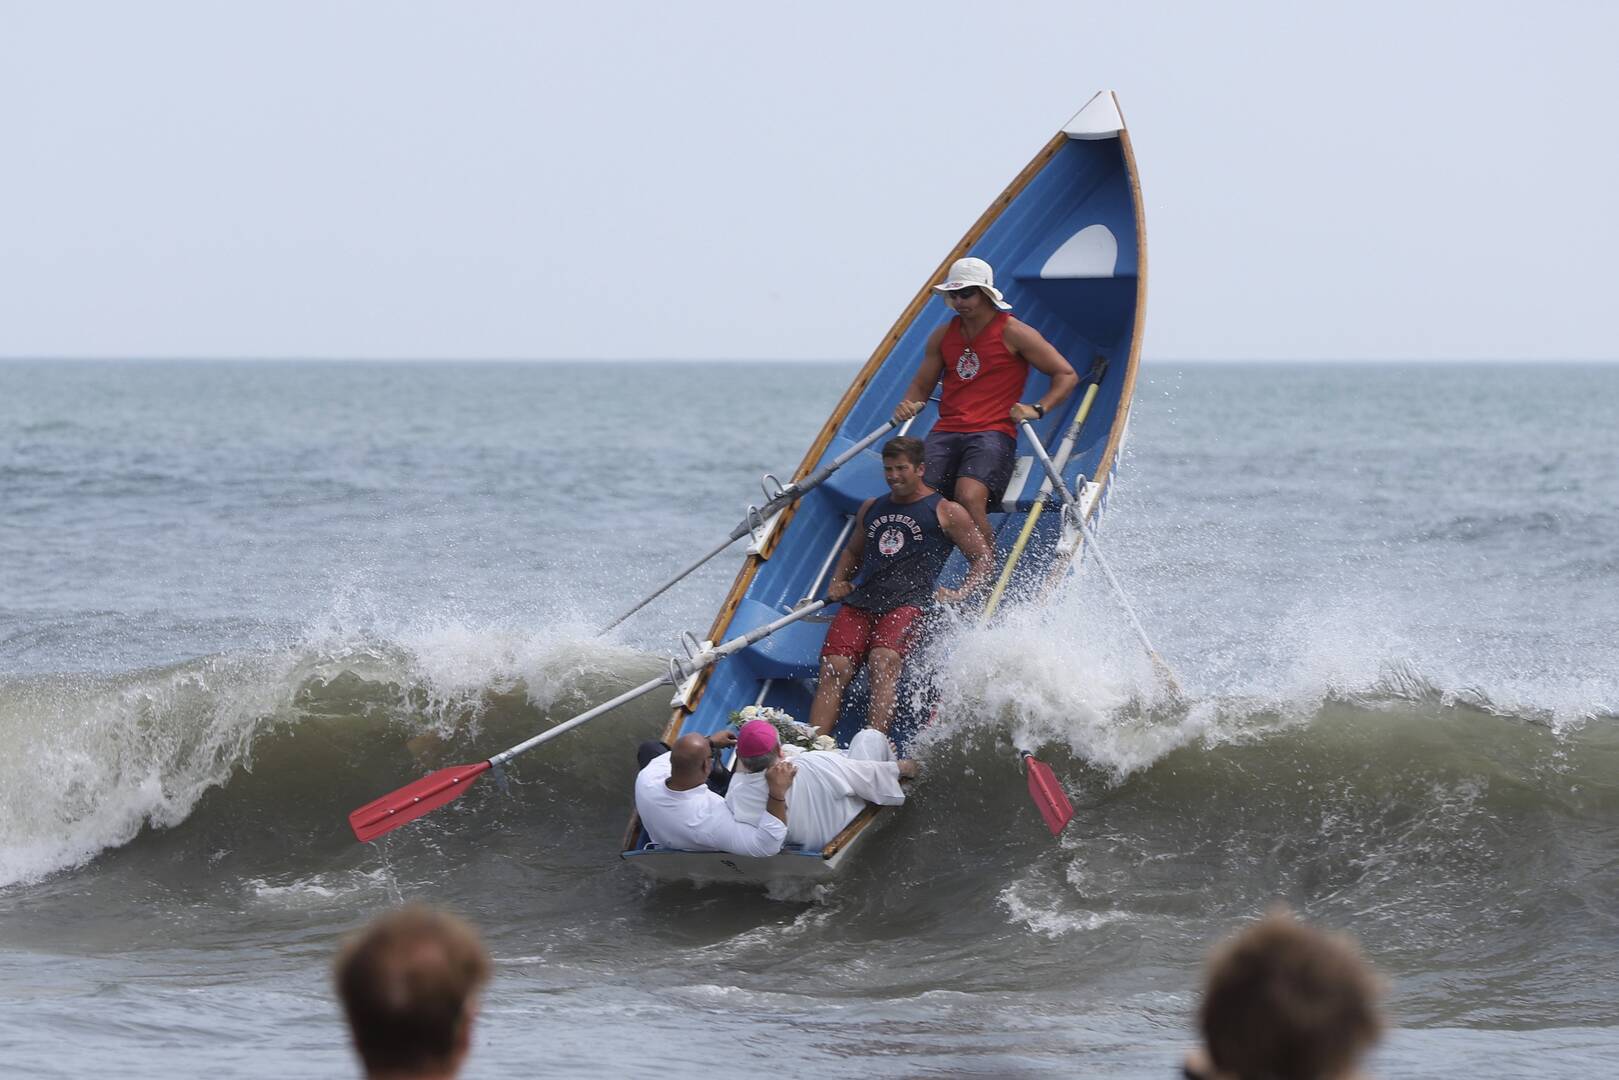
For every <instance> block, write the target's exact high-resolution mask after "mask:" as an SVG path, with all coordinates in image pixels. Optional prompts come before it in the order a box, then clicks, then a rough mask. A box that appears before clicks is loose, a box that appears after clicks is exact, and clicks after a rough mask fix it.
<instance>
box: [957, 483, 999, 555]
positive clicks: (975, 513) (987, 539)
mask: <svg viewBox="0 0 1619 1080" xmlns="http://www.w3.org/2000/svg"><path fill="white" fill-rule="evenodd" d="M955 501H956V502H958V503H960V504H961V508H962V509H963V510H965V511H967V516H968V517H970V518H972V519H973V524H974V525H977V526H978V531H979V532H980V533H982V534H983V536H984V543H986V544H988V545H989V550H990V551H994V550H995V534H994V532H992V531H991V530H990V527H989V488H987V487H985V486H984V484H983V481H981V480H974V479H973V478H972V477H970V476H962V477H958V478H957V480H956V497H955Z"/></svg>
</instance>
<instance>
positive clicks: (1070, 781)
mask: <svg viewBox="0 0 1619 1080" xmlns="http://www.w3.org/2000/svg"><path fill="white" fill-rule="evenodd" d="M1070 614H1072V613H1071V612H1070ZM1054 617H1057V618H1061V615H1060V612H1059V615H1058V616H1053V614H1052V613H1051V610H1050V609H1048V610H1047V611H1045V612H1019V613H1015V614H1014V615H1013V616H1012V617H1011V618H1010V619H1008V620H1007V621H1006V622H1004V623H1002V624H1001V625H998V626H996V627H994V628H992V629H988V630H978V629H962V630H960V631H958V632H957V633H955V634H954V635H952V636H951V637H950V639H949V648H948V651H949V655H950V657H951V660H952V662H951V663H950V664H949V665H943V666H941V669H940V671H939V673H938V675H937V678H936V686H937V692H938V700H939V706H940V707H939V712H938V716H939V719H938V720H937V722H936V723H935V724H933V725H932V727H930V728H929V729H928V730H926V731H925V732H923V733H922V735H921V737H920V738H919V740H918V742H917V747H916V751H915V752H916V755H917V756H918V757H919V758H920V759H921V760H922V761H923V764H924V769H925V778H924V783H923V784H922V786H921V787H920V789H919V790H918V793H917V795H918V798H917V801H918V802H919V803H920V804H922V805H923V806H925V807H927V812H926V814H925V815H924V814H917V815H907V816H905V817H903V818H901V819H899V821H898V822H896V824H895V825H894V826H893V827H892V828H893V830H897V831H898V832H899V834H900V835H901V836H904V835H906V834H907V831H909V830H917V831H921V830H926V831H927V833H928V834H929V835H933V836H937V835H941V834H942V835H945V836H949V837H952V838H953V839H951V840H950V842H949V843H946V844H943V845H941V848H942V850H943V851H944V852H945V853H944V854H939V855H936V856H932V857H930V858H933V859H937V860H941V866H942V865H943V862H945V861H948V859H949V858H952V857H958V858H959V857H961V856H962V854H963V852H966V851H971V850H982V849H984V848H986V847H991V846H994V845H995V844H997V843H1001V842H1002V838H1004V837H1028V838H1029V839H1030V841H1031V842H1032V841H1035V840H1037V839H1038V837H1039V831H1038V830H1039V825H1038V820H1037V819H1036V818H1035V817H1034V815H1033V811H1032V809H1031V808H1030V806H1029V805H1028V800H1027V798H1026V797H1025V796H1024V794H1023V792H1022V784H1021V779H1020V776H1019V772H1018V764H1017V759H1016V756H1015V754H1014V752H1013V751H1014V748H1015V747H1030V748H1035V749H1038V750H1039V752H1040V754H1041V756H1042V757H1043V758H1044V759H1045V760H1047V761H1048V762H1049V763H1051V764H1052V765H1053V767H1054V768H1056V770H1057V772H1058V775H1059V777H1060V778H1061V779H1062V781H1063V783H1064V784H1065V786H1066V787H1068V789H1069V791H1070V794H1071V796H1072V797H1073V798H1074V801H1075V803H1076V805H1078V806H1081V807H1082V808H1083V807H1087V806H1089V807H1093V808H1094V807H1098V806H1104V805H1108V804H1110V803H1113V802H1121V805H1124V806H1128V807H1129V808H1130V809H1129V810H1128V814H1130V815H1134V816H1136V817H1137V818H1138V820H1136V821H1135V822H1134V823H1133V825H1132V826H1131V827H1133V828H1137V829H1152V828H1156V826H1155V825H1153V824H1152V823H1153V821H1155V820H1156V819H1157V818H1159V817H1164V818H1172V817H1176V816H1179V815H1181V814H1183V813H1184V808H1185V807H1186V806H1187V805H1191V804H1198V805H1205V804H1207V803H1208V802H1209V801H1210V796H1211V793H1213V792H1220V791H1226V790H1230V789H1232V788H1241V789H1243V790H1248V791H1253V792H1265V793H1266V794H1265V796H1264V798H1265V799H1266V800H1270V801H1274V802H1276V803H1277V805H1278V808H1279V809H1278V813H1277V815H1276V821H1277V827H1278V828H1279V829H1282V830H1284V832H1285V831H1286V830H1288V829H1293V830H1295V831H1296V832H1298V835H1297V836H1296V837H1295V838H1294V839H1295V842H1297V843H1299V844H1305V843H1309V842H1314V841H1312V840H1309V839H1308V838H1307V837H1306V836H1305V831H1308V830H1319V828H1320V827H1321V820H1320V814H1321V813H1323V812H1326V811H1323V809H1322V798H1323V795H1322V793H1323V792H1333V793H1337V796H1336V797H1338V798H1340V799H1341V800H1342V801H1343V803H1344V805H1342V806H1340V807H1339V810H1340V811H1341V812H1339V813H1338V814H1337V820H1340V822H1342V823H1349V822H1360V823H1361V824H1360V825H1357V826H1355V827H1356V828H1363V827H1365V822H1366V821H1367V820H1368V818H1367V817H1366V815H1368V814H1370V815H1371V818H1370V820H1372V821H1376V820H1377V819H1378V818H1379V815H1382V816H1385V817H1386V816H1388V815H1389V814H1390V813H1395V816H1399V815H1400V814H1406V815H1409V816H1411V817H1413V818H1416V819H1420V818H1424V817H1431V816H1432V815H1434V814H1442V813H1444V812H1445V810H1444V808H1445V807H1446V806H1449V805H1451V804H1452V803H1454V802H1455V800H1458V799H1460V800H1473V801H1475V802H1482V803H1488V802H1489V801H1490V800H1495V799H1509V800H1515V801H1517V802H1518V803H1519V804H1520V805H1519V807H1518V808H1519V810H1521V809H1522V806H1521V804H1522V802H1523V801H1524V800H1528V801H1530V802H1534V803H1538V804H1540V805H1543V806H1544V807H1546V808H1547V809H1548V810H1550V809H1551V808H1554V807H1561V806H1565V805H1567V804H1569V803H1570V802H1571V801H1572V802H1576V803H1577V802H1579V801H1580V800H1581V799H1583V798H1586V797H1588V796H1587V795H1586V794H1582V792H1585V793H1589V792H1592V791H1607V790H1610V789H1611V786H1612V781H1611V779H1610V778H1611V777H1612V776H1613V775H1619V772H1616V770H1615V769H1614V768H1613V766H1614V764H1615V761H1616V758H1619V723H1616V721H1619V715H1615V710H1614V709H1613V708H1612V707H1611V706H1604V705H1601V704H1592V703H1596V702H1601V701H1603V700H1605V699H1604V698H1603V697H1602V695H1603V694H1608V693H1611V689H1612V688H1611V685H1606V684H1601V683H1600V682H1595V681H1594V682H1593V683H1592V684H1591V685H1590V686H1589V687H1583V688H1581V687H1576V688H1570V687H1556V688H1554V689H1553V692H1552V694H1551V697H1552V699H1553V700H1550V701H1547V702H1543V703H1540V704H1535V703H1533V702H1531V703H1529V704H1528V705H1527V706H1526V705H1525V703H1524V702H1523V700H1522V687H1521V686H1518V685H1515V684H1514V685H1511V686H1509V689H1510V690H1511V693H1508V694H1503V695H1502V697H1505V698H1506V699H1507V700H1504V701H1503V700H1501V699H1500V698H1498V697H1496V696H1494V695H1493V694H1492V692H1491V691H1490V690H1487V689H1485V688H1483V687H1480V686H1453V687H1447V686H1445V685H1444V684H1443V683H1442V682H1441V681H1440V680H1438V679H1437V678H1436V677H1434V676H1432V675H1429V674H1425V673H1424V672H1423V671H1421V670H1419V669H1418V668H1417V667H1416V666H1414V665H1413V664H1412V663H1410V662H1408V661H1403V660H1399V659H1390V660H1388V661H1387V662H1385V663H1383V664H1382V665H1380V666H1378V667H1376V668H1375V669H1363V668H1362V665H1361V664H1360V662H1358V661H1357V662H1356V663H1355V664H1354V665H1351V667H1352V668H1353V669H1354V673H1355V674H1357V675H1359V676H1361V677H1360V678H1359V680H1358V681H1355V680H1351V679H1349V678H1347V677H1346V676H1345V673H1344V672H1339V673H1338V674H1335V675H1333V676H1331V677H1322V676H1321V674H1320V672H1319V671H1315V672H1314V674H1312V675H1311V676H1310V677H1308V678H1299V677H1290V678H1286V679H1282V680H1279V681H1278V683H1277V685H1276V686H1274V687H1272V688H1271V689H1270V690H1269V692H1258V691H1254V690H1248V691H1245V692H1237V693H1232V692H1226V691H1221V692H1204V691H1200V690H1199V687H1198V684H1197V682H1196V681H1195V678H1188V676H1187V674H1186V673H1183V674H1182V678H1187V679H1188V683H1187V686H1186V687H1185V689H1184V692H1183V693H1181V694H1177V693H1173V692H1171V691H1170V690H1169V689H1168V688H1166V686H1165V685H1164V684H1163V682H1162V681H1161V680H1159V679H1158V678H1157V677H1156V676H1155V674H1154V672H1153V670H1152V666H1151V665H1150V664H1149V663H1148V662H1147V660H1146V659H1145V657H1144V655H1143V654H1142V652H1141V650H1140V649H1139V647H1135V645H1134V642H1133V640H1131V639H1130V638H1128V637H1126V636H1125V635H1124V634H1121V633H1119V628H1118V627H1117V626H1116V625H1113V624H1111V623H1110V622H1109V620H1108V619H1107V618H1105V617H1101V616H1097V617H1094V618H1084V619H1073V618H1062V619H1061V622H1060V624H1054V623H1053V622H1052V619H1053V618H1054ZM1076 658H1082V660H1076ZM1313 664H1314V662H1313V661H1311V660H1309V659H1308V658H1306V659H1304V660H1301V661H1300V663H1299V665H1298V667H1302V668H1303V669H1307V670H1313ZM660 667H661V661H660V660H659V659H658V658H656V657H653V656H650V655H647V654H645V653H640V652H636V651H633V650H630V649H627V648H624V647H620V646H616V645H613V644H610V643H606V642H603V641H600V640H596V639H592V638H591V637H589V636H588V634H586V633H584V632H582V631H581V630H580V628H578V627H572V626H569V627H562V628H556V629H553V630H552V631H550V632H540V633H533V632H523V631H517V630H509V629H500V628H489V627H475V626H470V625H465V624H459V623H442V624H438V625H435V626H432V627H430V628H426V629H423V630H420V631H418V632H415V633H413V634H411V635H409V636H407V637H404V638H402V639H401V640H394V641H387V642H367V641H353V640H323V641H322V642H321V643H319V644H305V645H303V646H301V647H298V648H292V649H287V650H285V651H281V652H270V653H264V654H258V655H243V656H216V657H208V658H203V659H198V660H194V661H190V662H187V663H182V664H175V665H171V666H168V667H163V668H155V669H149V670H144V671H137V672H130V673H125V674H121V675H116V676H42V677H33V678H26V679H10V680H7V681H4V682H0V735H3V737H4V738H5V739H6V742H7V744H8V746H10V747H11V748H12V750H11V752H10V753H8V754H7V755H6V757H5V759H4V761H3V762H0V886H10V885H16V884H19V883H29V882H37V881H40V880H41V879H44V878H48V877H50V876H51V875H56V874H61V873H62V872H64V871H70V870H72V869H74V868H76V867H79V866H82V865H84V864H86V863H88V862H90V861H92V860H95V859H97V858H98V857H104V856H109V853H119V854H120V855H122V854H124V853H137V854H138V853H140V852H142V851H145V852H146V854H147V855H148V856H150V857H152V858H154V859H156V858H161V859H163V860H167V861H168V862H169V863H174V864H177V865H184V866H193V867H196V868H198V869H197V871H196V872H197V873H204V872H220V871H221V870H223V869H225V868H226V867H227V864H228V866H229V868H230V869H231V870H232V872H234V873H236V874H237V875H238V877H239V879H240V880H242V881H244V882H247V883H248V884H249V885H250V886H251V887H250V888H249V890H248V891H249V892H250V893H252V894H253V895H256V896H258V897H260V898H261V899H270V900H280V901H285V902H288V903H303V902H318V901H319V899H320V898H321V897H322V896H324V895H326V893H327V892H329V891H331V890H333V889H342V888H349V887H375V886H376V882H375V881H374V880H373V879H372V878H371V877H368V876H367V875H369V874H370V873H372V870H371V869H368V868H367V867H365V866H363V865H356V863H355V861H354V860H355V855H354V852H355V851H356V850H359V849H357V846H356V845H355V844H354V843H353V840H352V836H351V835H350V833H349V831H348V827H347V823H346V820H345V818H346V815H347V813H348V812H349V811H350V810H352V809H354V808H355V807H357V806H359V805H361V804H363V803H365V802H367V801H369V800H370V799H372V798H375V797H376V796H378V795H381V794H383V793H384V792H387V791H390V790H393V789H394V788H396V787H398V786H400V785H402V784H404V783H406V782H408V781H409V780H410V779H413V778H414V777H416V776H418V775H421V774H422V773H424V772H426V771H430V770H432V769H434V768H439V767H442V766H444V765H447V764H452V763H456V762H461V761H477V760H480V759H482V758H484V757H487V756H488V755H489V754H490V753H492V752H494V751H497V750H500V749H503V748H505V747H506V746H508V745H512V744H514V743H516V742H518V741H521V740H522V739H524V738H527V737H528V736H529V735H531V734H533V733H534V732H536V731H538V730H541V729H543V728H544V727H546V726H548V725H549V724H551V723H554V722H557V721H559V720H561V719H564V718H566V717H568V716H571V715H574V714H575V713H577V712H579V711H582V710H583V709H585V708H588V707H590V706H591V705H593V704H595V703H596V702H598V701H601V700H603V699H605V698H607V697H609V696H612V695H613V694H616V693H618V692H621V691H622V690H623V689H626V688H627V687H629V686H631V685H634V684H636V683H639V682H643V681H645V680H646V679H647V678H648V677H650V676H651V675H653V674H656V672H657V671H658V670H659V669H660ZM1200 674H1201V672H1200V671H1199V670H1197V669H1193V670H1192V672H1191V675H1192V676H1194V677H1195V676H1198V675H1200ZM1582 692H1584V693H1586V694H1588V696H1586V697H1585V698H1584V700H1585V702H1586V704H1585V705H1584V706H1583V708H1574V709H1571V708H1570V707H1569V697H1570V695H1571V694H1572V695H1576V696H1578V695H1579V694H1580V693H1582ZM667 701H668V699H667V697H666V696H665V695H663V694H659V693H654V694H650V695H648V696H646V697H645V698H643V699H641V700H639V701H637V702H633V703H631V704H630V705H628V706H626V707H624V708H623V709H620V710H619V711H618V712H616V713H613V714H609V715H608V716H606V717H603V718H602V719H600V720H598V721H596V722H595V723H593V724H591V725H588V726H587V727H585V728H583V729H581V730H579V731H578V732H575V733H572V734H570V735H569V736H567V737H566V738H564V739H563V740H560V741H559V742H558V743H556V744H552V745H550V746H548V747H546V748H545V749H544V750H543V751H537V752H536V753H534V754H532V755H528V756H526V757H525V758H523V759H520V760H519V761H518V762H516V763H514V768H513V780H514V782H515V784H516V797H515V798H510V797H502V796H501V794H500V793H499V791H498V789H497V788H496V786H495V785H493V784H489V785H484V786H483V787H482V788H480V789H477V794H476V795H475V796H473V795H469V797H468V798H466V799H464V800H461V802H460V803H459V804H458V805H457V808H456V809H457V811H458V812H453V811H452V812H448V813H441V814H439V815H434V816H433V817H434V818H435V819H437V820H438V824H434V825H428V824H420V825H413V826H411V831H416V832H418V833H419V836H420V838H421V839H419V840H418V841H416V843H420V844H429V845H432V844H437V843H440V842H441V841H442V842H450V841H449V840H448V839H447V838H449V837H454V836H455V835H456V834H457V831H458V830H459V829H461V828H462V827H463V823H467V822H481V823H482V826H483V827H484V828H487V829H496V830H501V831H518V832H522V831H533V832H535V833H536V834H538V833H545V834H547V835H548V836H549V837H550V838H551V841H550V842H551V843H553V844H565V843H576V844H578V845H581V846H582V847H588V848H589V849H590V850H589V855H590V857H591V859H592V861H594V862H596V863H597V864H598V865H599V864H600V862H601V861H602V860H605V859H606V858H608V857H609V856H610V855H611V853H612V851H613V850H614V849H613V846H612V845H613V843H614V842H615V840H616V833H617V831H618V830H620V829H621V828H622V825H623V821H624V819H625V818H626V817H627V812H628V786H629V780H630V776H631V773H632V771H633V765H632V764H631V761H630V753H629V749H628V747H629V745H630V744H631V743H632V742H633V740H635V739H639V738H644V737H647V736H649V735H653V734H656V733H658V732H660V731H661V729H662V726H663V723H664V720H665V718H666V717H667V715H668V713H667ZM497 800H498V801H497ZM1214 801H1215V802H1218V799H1215V800H1214ZM1329 801H1330V800H1329ZM1363 803H1364V804H1365V805H1361V804H1363ZM1350 804H1354V809H1353V812H1351V806H1350ZM1391 807H1398V808H1402V809H1400V810H1399V811H1398V813H1396V812H1395V811H1394V810H1391V809H1390V808H1391ZM1357 815H1358V816H1357ZM1290 823H1291V824H1290ZM466 827H467V828H471V826H470V825H467V826H466ZM1345 828H1348V825H1345ZM401 832H405V830H402V831H401ZM395 835H399V834H395ZM1312 835H1313V834H1312ZM570 838H571V839H570ZM1348 842H1351V841H1347V840H1346V843H1348ZM1009 846H1010V850H1012V851H1014V852H1015V851H1017V850H1021V848H1020V845H1019V844H1018V843H1016V842H1013V843H1011V844H1010V845H1009ZM1030 850H1033V849H1030ZM951 852H953V853H954V854H953V855H952V854H950V853H951ZM131 857H134V856H131ZM345 883H346V884H345ZM1072 884H1073V883H1069V886H1068V887H1072ZM1040 888H1041V886H1040V885H1039V883H1038V882H1023V883H1021V884H1017V885H1016V887H1015V888H1013V889H1012V890H1011V891H1010V892H1008V893H1007V894H1006V896H1005V897H1004V898H1003V902H1004V903H1005V904H1006V905H1007V908H1008V910H1009V911H1013V912H1015V911H1020V910H1021V911H1033V910H1035V909H1036V908H1037V907H1038V906H1039V905H1038V903H1037V902H1036V900H1035V899H1032V898H1033V897H1035V896H1037V894H1038V893H1039V891H1040ZM1099 917H1103V916H1101V915H1096V914H1094V913H1091V914H1086V913H1083V912H1082V913H1080V914H1077V915H1074V918H1075V919H1078V920H1079V922H1078V923H1076V925H1080V924H1083V922H1084V920H1085V919H1091V918H1099ZM1037 929H1040V930H1041V932H1056V929H1055V928H1053V927H1051V926H1042V927H1039V928H1037Z"/></svg>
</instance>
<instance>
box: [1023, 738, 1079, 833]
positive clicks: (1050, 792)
mask: <svg viewBox="0 0 1619 1080" xmlns="http://www.w3.org/2000/svg"><path fill="white" fill-rule="evenodd" d="M1018 758H1019V760H1021V761H1022V762H1023V768H1024V771H1025V772H1027V773H1028V774H1029V798H1031V799H1033V800H1034V805H1035V809H1037V810H1039V811H1040V816H1041V817H1043V818H1045V819H1046V828H1048V829H1050V830H1051V835H1052V836H1056V835H1057V834H1058V833H1060V832H1062V830H1063V826H1064V825H1067V824H1068V823H1069V822H1070V821H1072V820H1073V819H1074V804H1073V803H1071V802H1069V801H1068V794H1067V793H1066V792H1065V791H1063V789H1062V785H1061V784H1059V783H1057V774H1056V773H1054V772H1052V771H1051V766H1050V765H1047V764H1046V763H1045V762H1043V761H1041V760H1040V759H1039V758H1037V757H1035V756H1034V754H1032V753H1031V752H1029V751H1028V750H1019V751H1018Z"/></svg>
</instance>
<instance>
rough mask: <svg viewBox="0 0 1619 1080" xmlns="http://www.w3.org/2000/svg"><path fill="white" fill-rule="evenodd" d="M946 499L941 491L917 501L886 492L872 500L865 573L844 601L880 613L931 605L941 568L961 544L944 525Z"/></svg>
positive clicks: (862, 565)
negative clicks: (941, 509)
mask: <svg viewBox="0 0 1619 1080" xmlns="http://www.w3.org/2000/svg"><path fill="white" fill-rule="evenodd" d="M943 498H944V496H943V495H942V494H940V493H939V492H937V491H935V492H934V493H933V494H932V495H928V496H926V497H925V498H921V499H918V500H916V501H915V502H908V503H897V502H895V501H894V500H893V499H892V498H890V497H889V496H887V495H884V496H883V497H882V498H880V499H878V500H877V501H876V502H874V503H872V504H871V509H869V510H867V511H866V550H865V554H864V556H863V557H862V558H861V560H860V574H859V577H858V579H857V580H856V584H855V589H854V592H852V593H850V594H849V595H848V597H847V598H845V600H844V603H846V604H851V605H853V606H854V607H857V608H861V609H863V610H865V611H874V612H878V613H883V612H888V611H893V610H894V609H895V608H897V607H904V606H906V605H911V606H914V607H922V606H924V605H926V604H927V602H928V601H929V600H930V599H931V598H932V596H933V590H934V586H935V584H936V583H937V582H938V580H939V571H941V570H943V569H944V564H945V562H946V561H947V560H948V559H949V558H950V552H951V551H952V550H954V549H955V544H954V543H953V542H952V541H951V539H950V537H948V536H946V535H945V532H944V530H943V529H941V528H939V500H940V499H943Z"/></svg>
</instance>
